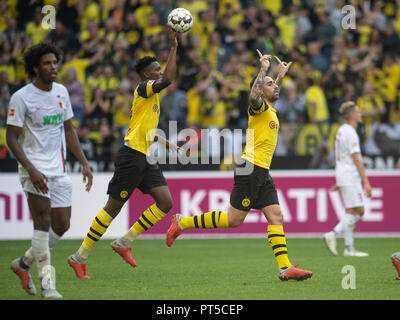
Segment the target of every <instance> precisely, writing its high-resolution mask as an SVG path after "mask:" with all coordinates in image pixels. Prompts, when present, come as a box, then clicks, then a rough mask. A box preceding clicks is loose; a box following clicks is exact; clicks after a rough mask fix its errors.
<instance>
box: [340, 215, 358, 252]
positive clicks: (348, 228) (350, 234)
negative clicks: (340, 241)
mask: <svg viewBox="0 0 400 320" xmlns="http://www.w3.org/2000/svg"><path fill="white" fill-rule="evenodd" d="M343 218H344V223H343V224H344V230H343V232H344V245H345V247H346V248H347V249H349V250H352V249H354V229H355V225H356V222H357V221H358V220H360V218H361V216H360V215H358V214H349V213H346V214H345V215H344V217H343Z"/></svg>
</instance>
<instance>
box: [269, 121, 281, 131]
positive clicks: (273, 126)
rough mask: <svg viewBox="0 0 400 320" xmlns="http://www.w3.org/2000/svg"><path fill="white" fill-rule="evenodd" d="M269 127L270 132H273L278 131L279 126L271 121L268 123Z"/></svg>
mask: <svg viewBox="0 0 400 320" xmlns="http://www.w3.org/2000/svg"><path fill="white" fill-rule="evenodd" d="M269 127H270V128H271V129H272V130H274V129H276V130H279V124H278V123H276V122H275V121H274V120H272V121H270V122H269Z"/></svg>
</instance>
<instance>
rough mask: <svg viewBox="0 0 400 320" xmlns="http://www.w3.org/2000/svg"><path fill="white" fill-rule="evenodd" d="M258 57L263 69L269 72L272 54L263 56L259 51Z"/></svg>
mask: <svg viewBox="0 0 400 320" xmlns="http://www.w3.org/2000/svg"><path fill="white" fill-rule="evenodd" d="M257 53H258V56H259V57H260V63H261V69H263V70H264V71H267V70H268V68H269V59H271V55H270V54H264V55H263V54H262V53H261V52H260V50H258V49H257Z"/></svg>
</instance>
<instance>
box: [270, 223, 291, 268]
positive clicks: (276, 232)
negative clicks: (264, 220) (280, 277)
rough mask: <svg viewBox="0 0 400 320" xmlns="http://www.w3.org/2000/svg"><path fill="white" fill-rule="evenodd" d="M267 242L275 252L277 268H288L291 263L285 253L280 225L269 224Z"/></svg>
mask: <svg viewBox="0 0 400 320" xmlns="http://www.w3.org/2000/svg"><path fill="white" fill-rule="evenodd" d="M267 233H268V242H269V244H270V246H271V248H272V251H273V252H274V254H275V258H276V261H277V262H278V267H279V269H281V268H288V267H290V266H291V265H292V264H291V263H290V261H289V256H288V254H287V247H286V238H285V234H284V232H283V226H282V225H269V226H268V229H267Z"/></svg>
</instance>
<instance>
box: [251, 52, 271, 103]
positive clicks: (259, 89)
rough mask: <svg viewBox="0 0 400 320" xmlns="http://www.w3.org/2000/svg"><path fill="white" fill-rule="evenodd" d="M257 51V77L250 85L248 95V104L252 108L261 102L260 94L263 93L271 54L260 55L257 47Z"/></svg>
mask: <svg viewBox="0 0 400 320" xmlns="http://www.w3.org/2000/svg"><path fill="white" fill-rule="evenodd" d="M257 53H258V56H259V57H260V64H261V66H260V71H259V72H258V75H257V78H256V79H255V81H254V83H253V85H252V86H251V90H250V96H249V103H250V106H251V107H252V108H254V109H258V108H260V107H261V104H262V99H261V95H262V93H263V86H264V78H265V76H266V75H267V71H268V68H269V59H271V55H262V54H261V52H260V51H259V50H258V49H257Z"/></svg>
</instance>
